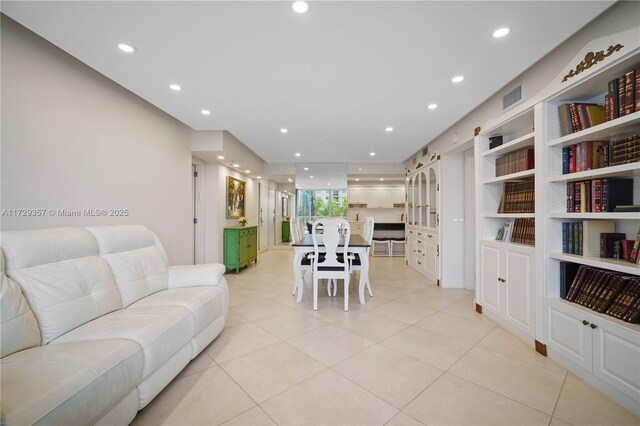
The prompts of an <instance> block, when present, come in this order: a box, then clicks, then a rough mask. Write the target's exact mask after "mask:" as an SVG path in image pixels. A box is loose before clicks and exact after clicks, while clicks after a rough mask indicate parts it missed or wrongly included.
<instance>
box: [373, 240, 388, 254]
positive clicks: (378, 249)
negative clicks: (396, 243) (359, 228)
mask: <svg viewBox="0 0 640 426" xmlns="http://www.w3.org/2000/svg"><path fill="white" fill-rule="evenodd" d="M390 254H391V242H390V241H389V239H388V238H373V240H372V241H371V256H390Z"/></svg>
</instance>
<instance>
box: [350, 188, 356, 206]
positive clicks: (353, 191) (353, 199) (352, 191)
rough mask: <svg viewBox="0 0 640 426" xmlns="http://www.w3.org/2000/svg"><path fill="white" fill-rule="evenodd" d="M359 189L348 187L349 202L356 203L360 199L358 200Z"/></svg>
mask: <svg viewBox="0 0 640 426" xmlns="http://www.w3.org/2000/svg"><path fill="white" fill-rule="evenodd" d="M357 192H358V190H357V189H355V188H347V202H348V203H349V204H355V203H357V202H358V201H357V200H356V197H357Z"/></svg>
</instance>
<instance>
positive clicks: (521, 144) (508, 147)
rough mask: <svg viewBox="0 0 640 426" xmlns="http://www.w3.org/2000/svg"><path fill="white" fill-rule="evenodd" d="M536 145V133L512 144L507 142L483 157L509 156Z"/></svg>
mask: <svg viewBox="0 0 640 426" xmlns="http://www.w3.org/2000/svg"><path fill="white" fill-rule="evenodd" d="M533 145H534V132H531V133H527V134H526V135H524V136H522V137H519V138H517V139H514V140H512V141H510V142H506V143H504V144H502V145H500V146H499V147H497V148H494V149H490V150H488V151H485V152H483V153H482V156H483V157H484V156H487V155H503V154H508V153H509V152H513V151H517V150H519V149H521V148H526V147H528V146H533Z"/></svg>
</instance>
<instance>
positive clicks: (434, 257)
mask: <svg viewBox="0 0 640 426" xmlns="http://www.w3.org/2000/svg"><path fill="white" fill-rule="evenodd" d="M420 238H422V237H420ZM420 241H422V240H420ZM419 247H424V249H425V254H424V262H425V263H424V268H425V270H426V276H427V278H429V279H430V280H431V281H433V282H436V280H437V279H438V244H437V242H435V241H430V240H426V241H424V243H423V244H421V245H420V246H419Z"/></svg>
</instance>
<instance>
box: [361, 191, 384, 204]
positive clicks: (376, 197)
mask: <svg viewBox="0 0 640 426" xmlns="http://www.w3.org/2000/svg"><path fill="white" fill-rule="evenodd" d="M364 193H365V200H364V202H365V203H367V207H368V208H370V209H371V208H374V209H375V208H377V207H380V190H378V189H365V190H364Z"/></svg>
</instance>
